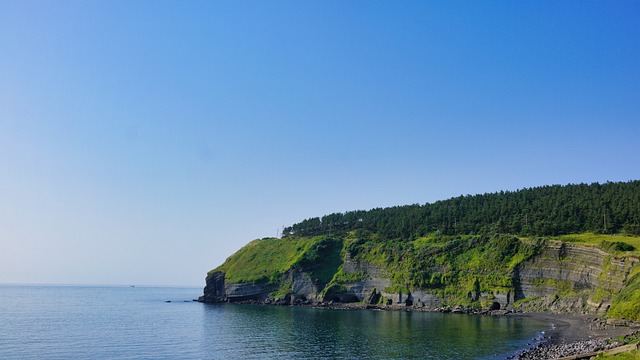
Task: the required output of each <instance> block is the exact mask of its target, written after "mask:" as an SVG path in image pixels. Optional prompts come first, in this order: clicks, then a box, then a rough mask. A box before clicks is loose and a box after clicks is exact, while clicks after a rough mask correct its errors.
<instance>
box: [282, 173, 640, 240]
mask: <svg viewBox="0 0 640 360" xmlns="http://www.w3.org/2000/svg"><path fill="white" fill-rule="evenodd" d="M354 230H355V231H360V232H364V233H369V234H372V233H373V234H377V235H378V236H380V237H381V238H385V239H415V238H417V237H422V236H425V235H427V234H431V233H440V234H443V235H472V234H487V233H502V234H517V235H528V236H555V235H562V234H571V233H581V232H586V231H590V232H595V233H607V234H616V233H626V234H634V235H640V181H638V180H635V181H629V182H607V183H604V184H599V183H592V184H570V185H564V186H561V185H548V186H541V187H535V188H525V189H521V190H517V191H500V192H496V193H489V194H482V195H461V196H458V197H455V198H451V199H448V200H442V201H437V202H434V203H431V204H430V203H426V204H424V205H419V204H414V205H405V206H394V207H388V208H376V209H371V210H368V211H366V210H356V211H348V212H345V213H333V214H329V215H325V216H323V217H314V218H310V219H306V220H304V221H301V222H299V223H297V224H293V225H291V226H289V227H286V228H285V229H284V231H283V234H284V236H285V237H297V236H314V235H322V234H329V233H335V234H339V233H344V232H348V231H354Z"/></svg>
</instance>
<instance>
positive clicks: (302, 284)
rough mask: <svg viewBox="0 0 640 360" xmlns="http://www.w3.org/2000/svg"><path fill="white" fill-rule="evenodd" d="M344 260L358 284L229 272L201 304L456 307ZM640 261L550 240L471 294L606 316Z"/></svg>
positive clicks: (379, 269) (212, 278) (212, 283)
mask: <svg viewBox="0 0 640 360" xmlns="http://www.w3.org/2000/svg"><path fill="white" fill-rule="evenodd" d="M343 261H344V262H343V265H342V271H343V273H344V274H345V275H346V277H347V278H349V276H350V275H351V276H352V277H351V278H353V279H356V280H352V281H342V282H341V283H340V284H339V285H340V286H333V287H332V286H328V287H327V288H326V289H324V288H319V286H318V285H317V284H315V283H314V282H313V281H312V280H311V277H310V275H309V274H308V273H306V272H304V271H302V270H301V269H298V268H296V269H291V270H290V271H288V272H287V273H285V274H284V275H283V276H282V278H281V280H280V282H279V284H267V283H260V284H238V283H226V282H225V278H224V273H222V272H214V273H212V274H211V275H209V276H208V277H207V285H206V287H205V289H204V295H203V296H202V297H201V298H200V300H201V301H204V302H225V301H228V302H234V301H245V300H256V301H265V300H267V299H270V298H271V297H273V293H274V292H278V293H280V294H286V295H287V298H286V302H293V301H294V299H301V300H305V301H307V302H308V301H339V302H367V303H375V304H402V305H409V306H425V307H431V308H435V307H440V306H444V305H455V304H454V303H452V301H451V299H447V298H444V297H441V296H439V295H438V293H437V292H435V291H429V290H424V289H410V288H406V287H405V288H403V289H401V288H399V287H394V286H392V285H393V284H392V281H391V276H390V272H389V271H388V270H387V269H386V268H385V267H384V266H380V265H374V264H368V263H361V262H356V261H354V260H352V259H351V258H350V257H349V255H348V253H347V254H345V256H344V259H343ZM637 263H638V259H637V258H635V257H623V258H615V257H613V256H612V255H610V254H608V253H606V252H604V251H602V250H600V249H598V248H596V247H592V246H585V245H576V244H569V243H561V242H548V243H546V244H545V245H544V246H543V248H542V250H541V251H540V252H539V253H538V254H537V255H535V256H533V257H532V258H531V259H529V260H527V261H524V262H522V263H520V264H519V265H518V266H516V267H515V268H514V270H513V273H512V279H513V286H511V287H505V288H504V289H503V290H499V291H494V292H492V293H487V292H477V293H474V292H470V293H469V295H468V296H469V299H471V300H472V301H475V302H477V303H482V304H485V306H487V307H490V308H492V309H513V308H514V307H515V308H518V309H519V310H522V311H553V312H569V313H591V314H595V313H603V312H605V311H606V310H607V309H608V307H609V306H610V304H611V301H612V300H613V297H614V296H615V295H616V294H617V293H619V292H620V291H621V290H622V289H623V288H624V286H625V284H626V280H627V279H628V277H629V274H630V273H631V270H632V268H633V267H634V265H636V264H637ZM430 270H431V271H432V272H433V271H434V270H436V271H438V269H430ZM441 271H443V270H441ZM267 301H273V300H267Z"/></svg>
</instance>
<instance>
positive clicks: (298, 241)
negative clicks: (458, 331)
mask: <svg viewBox="0 0 640 360" xmlns="http://www.w3.org/2000/svg"><path fill="white" fill-rule="evenodd" d="M284 234H285V236H284V237H283V238H282V239H275V238H270V239H262V240H254V241H252V242H250V243H249V244H247V245H246V246H245V247H243V248H242V249H240V250H239V251H238V252H237V253H235V254H234V255H232V256H231V257H229V258H228V259H227V260H226V261H225V262H224V263H223V264H222V265H220V266H219V267H218V268H216V269H214V270H212V272H213V271H223V272H224V273H225V277H226V281H227V282H232V283H268V284H273V285H279V288H280V289H281V290H279V293H282V294H284V293H286V292H287V291H288V290H287V289H288V288H290V287H291V283H290V281H291V280H286V279H285V278H286V276H285V275H286V274H287V273H289V272H290V271H292V270H296V269H297V270H300V271H303V272H305V273H306V274H308V275H309V276H310V278H311V280H312V282H313V283H314V284H315V285H316V286H317V287H318V289H319V290H320V293H321V294H324V293H327V292H331V293H341V292H345V291H347V286H348V285H349V284H352V283H355V282H358V281H360V280H362V279H364V278H365V277H366V276H367V274H366V272H362V271H360V272H357V271H356V272H353V270H352V271H351V272H346V271H345V270H344V268H343V265H344V262H345V261H346V260H347V259H348V260H350V261H353V262H356V263H363V264H370V265H373V266H377V267H379V268H381V269H384V271H385V274H386V275H385V276H388V277H389V281H390V284H391V286H390V287H389V288H386V289H378V290H382V291H385V292H387V293H400V292H402V293H405V294H406V293H408V292H410V291H412V290H421V291H423V292H428V293H431V294H434V295H436V296H437V297H438V298H442V299H446V302H447V303H449V304H451V305H468V306H472V307H480V306H482V307H484V306H487V302H488V301H489V302H490V301H491V299H492V296H494V295H496V296H497V295H498V294H502V295H501V296H511V301H512V302H513V301H516V305H517V306H519V305H521V304H522V303H526V302H527V301H534V300H536V299H515V298H514V294H513V289H515V288H516V286H517V285H518V284H517V281H519V280H518V277H517V272H518V267H519V266H520V264H522V263H523V262H525V261H527V260H529V259H531V258H532V257H534V256H536V255H537V254H538V253H539V252H540V251H541V249H542V248H543V247H544V246H545V244H546V243H547V242H548V241H560V242H562V243H575V244H581V245H586V246H593V247H597V248H599V249H602V250H603V251H605V252H607V253H608V254H610V256H609V257H608V258H607V260H606V262H607V263H606V264H603V266H604V267H605V268H606V267H608V266H609V262H610V261H611V258H612V257H616V258H620V257H624V256H638V255H640V237H637V236H635V235H636V234H640V181H632V182H628V183H606V184H603V185H600V184H591V185H586V184H580V185H569V186H545V187H540V188H533V189H525V190H520V191H516V192H500V193H495V194H485V195H477V196H461V197H458V198H454V199H450V200H446V201H439V202H436V203H434V204H425V205H422V206H421V205H409V206H400V207H392V208H386V209H373V210H370V211H352V212H347V213H343V214H341V213H340V214H331V215H327V216H324V217H322V218H312V219H307V220H304V221H302V222H300V223H298V224H294V225H292V226H291V227H288V228H285V231H284ZM559 256H560V258H559V260H562V256H563V255H562V253H560V255H559ZM604 270H606V269H603V274H604ZM633 271H635V272H637V273H636V274H635V275H634V274H631V275H632V276H630V278H629V281H628V282H627V284H626V285H627V286H626V287H625V288H624V289H623V291H622V292H620V293H618V294H614V293H613V292H612V291H611V290H610V289H605V288H602V289H600V288H596V289H593V296H591V299H592V300H593V301H600V300H603V299H611V298H612V297H615V298H614V299H613V300H614V301H613V303H612V306H611V308H610V310H609V313H608V315H609V316H610V317H620V318H626V319H633V320H640V305H638V304H640V270H638V269H637V268H635V269H634V270H633ZM602 276H604V275H602ZM540 281H541V282H544V283H540V284H539V286H541V287H544V288H549V287H555V288H557V295H556V296H560V297H562V296H570V295H576V294H575V291H574V290H575V289H574V288H572V285H571V284H568V283H562V281H561V280H559V281H558V282H556V283H553V279H541V280H540ZM533 286H536V284H535V283H534V284H533ZM506 294H510V295H506Z"/></svg>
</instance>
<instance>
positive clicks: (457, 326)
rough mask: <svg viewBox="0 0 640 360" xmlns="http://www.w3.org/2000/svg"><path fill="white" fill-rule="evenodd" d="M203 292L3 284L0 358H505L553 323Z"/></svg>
mask: <svg viewBox="0 0 640 360" xmlns="http://www.w3.org/2000/svg"><path fill="white" fill-rule="evenodd" d="M201 293H202V289H201V288H174V287H106V286H35V285H0V359H71V358H92V359H222V358H225V359H247V358H248V359H265V358H282V357H289V358H299V359H325V358H344V359H425V358H426V359H430V358H431V359H504V358H506V357H507V356H509V355H513V354H514V353H515V352H516V351H518V350H519V349H522V348H525V347H527V346H528V344H529V343H531V342H532V341H533V339H534V338H535V337H537V336H539V335H540V331H543V330H546V329H548V327H549V323H548V322H543V321H540V320H537V319H531V318H518V317H489V316H478V315H462V314H441V313H420V312H404V311H371V310H335V309H314V308H300V307H273V306H259V305H233V304H202V303H197V302H193V301H191V300H192V299H194V298H197V297H198V296H199V295H201ZM167 301H170V302H167Z"/></svg>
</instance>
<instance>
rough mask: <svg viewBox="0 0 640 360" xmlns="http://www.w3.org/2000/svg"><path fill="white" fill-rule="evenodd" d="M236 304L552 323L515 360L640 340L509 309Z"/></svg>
mask: <svg viewBox="0 0 640 360" xmlns="http://www.w3.org/2000/svg"><path fill="white" fill-rule="evenodd" d="M233 303H234V304H251V305H263V306H298V307H311V308H323V309H335V310H377V311H414V312H440V313H452V314H473V315H484V316H515V317H528V318H533V319H537V320H540V321H543V322H546V323H548V324H549V328H548V329H546V330H544V331H542V334H543V336H542V338H541V339H539V340H538V341H533V342H532V344H533V345H532V347H531V348H528V349H523V350H522V351H521V352H519V353H518V354H516V355H514V356H512V357H509V359H515V360H529V359H537V360H539V359H559V358H563V357H569V356H576V355H580V354H587V353H592V352H597V351H604V350H608V349H613V348H616V347H618V346H620V345H623V344H624V342H620V341H618V340H616V339H615V337H619V336H626V338H627V340H633V339H640V330H638V329H639V328H640V324H638V323H629V322H625V321H612V320H608V321H607V320H605V319H602V318H598V317H593V316H585V315H570V314H552V313H521V312H512V311H510V310H491V309H484V310H479V309H473V308H470V307H462V306H457V307H448V306H444V307H437V308H430V307H418V306H405V305H371V304H365V303H361V302H359V303H341V302H333V301H319V302H314V301H311V300H307V299H304V300H303V299H290V298H280V299H266V300H264V301H257V300H246V301H236V302H233Z"/></svg>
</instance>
